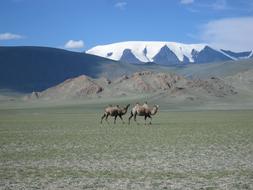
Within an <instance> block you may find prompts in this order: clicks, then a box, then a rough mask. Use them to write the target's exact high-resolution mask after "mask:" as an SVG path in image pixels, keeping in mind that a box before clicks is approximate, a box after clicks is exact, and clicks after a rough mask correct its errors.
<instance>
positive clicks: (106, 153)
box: [0, 105, 253, 189]
mask: <svg viewBox="0 0 253 190" xmlns="http://www.w3.org/2000/svg"><path fill="white" fill-rule="evenodd" d="M91 108H93V109H91ZM102 108H103V105H90V107H89V106H88V105H76V106H65V107H63V106H62V107H51V108H47V107H44V108H42V107H41V108H29V109H28V108H26V109H25V108H19V109H14V108H13V109H4V110H3V109H2V110H0V155H1V156H0V189H252V188H253V186H252V184H253V175H252V173H253V163H252V158H253V149H252V147H253V127H252V123H253V117H252V114H253V111H205V112H198V111H197V112H194V111H192V112H183V111H177V112H172V111H170V112H168V111H161V112H159V113H158V114H157V116H156V117H155V118H154V120H153V125H152V126H149V125H148V126H145V125H144V121H142V120H139V121H140V122H141V123H142V124H141V125H136V124H135V123H132V124H131V125H127V124H125V125H124V124H121V123H117V124H116V125H114V124H113V119H109V120H110V124H107V123H104V124H103V125H100V123H99V122H100V116H101V114H102V113H103V109H102ZM128 114H129V113H128ZM128 114H127V115H126V116H125V117H124V120H125V121H126V120H127V116H128Z"/></svg>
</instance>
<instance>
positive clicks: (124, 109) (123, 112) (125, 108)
mask: <svg viewBox="0 0 253 190" xmlns="http://www.w3.org/2000/svg"><path fill="white" fill-rule="evenodd" d="M129 106H130V104H127V105H126V107H124V108H123V109H122V110H121V111H122V114H123V115H124V114H126V113H127V110H128V108H129Z"/></svg>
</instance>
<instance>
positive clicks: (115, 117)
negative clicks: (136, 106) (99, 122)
mask: <svg viewBox="0 0 253 190" xmlns="http://www.w3.org/2000/svg"><path fill="white" fill-rule="evenodd" d="M116 119H117V115H115V116H114V124H116Z"/></svg>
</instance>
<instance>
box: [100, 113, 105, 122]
mask: <svg viewBox="0 0 253 190" xmlns="http://www.w3.org/2000/svg"><path fill="white" fill-rule="evenodd" d="M105 116H106V114H105V113H104V115H103V116H102V117H101V122H100V123H101V124H102V121H103V119H104V118H105Z"/></svg>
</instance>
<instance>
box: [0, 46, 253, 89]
mask: <svg viewBox="0 0 253 190" xmlns="http://www.w3.org/2000/svg"><path fill="white" fill-rule="evenodd" d="M198 48H199V49H201V48H202V47H201V46H196V47H195V48H193V49H197V50H198V51H199V49H198ZM203 48H204V49H206V51H209V50H210V51H211V52H212V51H213V50H212V49H210V48H208V47H203ZM148 50H150V49H149V48H148V46H147V47H146V50H145V51H146V53H145V54H146V57H150V56H151V57H152V54H151V53H152V52H151V51H148ZM197 50H196V51H197ZM136 51H137V50H136ZM145 51H144V52H145ZM161 51H164V52H167V51H168V48H162V49H161ZM191 51H192V50H188V52H191ZM126 52H129V51H126ZM130 52H131V51H130ZM202 53H203V51H202V52H201V51H200V52H199V53H198V54H199V55H198V59H199V60H201V59H200V58H202V59H204V57H205V56H204V55H202V56H200V55H201V54H202ZM224 53H225V54H227V55H228V54H229V55H230V57H233V58H234V59H235V58H236V59H242V58H244V59H243V60H239V61H226V62H225V61H222V62H219V63H209V64H175V65H166V63H165V62H164V63H163V65H158V64H130V63H126V62H122V61H114V60H110V59H107V58H103V57H99V56H95V55H90V54H86V53H77V52H71V51H66V50H63V49H56V48H49V47H26V46H19V47H0V90H1V89H10V90H13V91H18V92H33V91H43V90H45V89H47V88H50V87H52V86H55V85H58V84H59V83H61V82H63V81H65V80H67V79H69V78H74V77H78V76H80V75H87V76H89V77H92V78H100V77H106V78H108V79H110V80H115V79H116V78H118V77H120V76H122V75H129V76H130V75H131V74H132V73H134V72H141V71H144V70H145V71H154V72H165V73H172V72H173V73H177V74H179V75H182V76H184V77H187V78H194V77H198V78H206V77H212V76H219V77H223V76H228V75H231V74H233V75H234V74H237V73H238V72H242V71H247V70H248V69H253V64H252V63H253V61H252V60H253V59H246V58H247V57H249V55H248V54H249V52H244V53H234V52H230V51H226V52H224ZM126 54H127V53H126ZM153 54H156V52H155V51H154V52H153ZM196 54H197V53H196ZM225 54H222V56H225ZM251 54H252V53H251ZM115 55H116V54H114V56H115ZM165 55H167V54H166V53H165ZM214 55H215V53H214ZM111 56H113V54H112V55H111ZM186 56H188V58H185V57H186ZM251 56H252V55H251ZM161 57H162V56H161V54H160V56H159V55H157V54H156V56H155V58H154V60H159V59H161ZM125 58H127V56H126V57H125ZM132 58H133V57H132ZM144 58H145V57H143V59H144ZM182 58H183V60H187V59H189V61H193V60H196V59H195V57H194V56H192V57H190V54H185V55H182ZM177 59H178V57H177V56H174V60H177ZM234 59H233V60H234ZM178 60H179V59H178ZM142 61H143V60H142ZM146 61H149V62H150V61H152V60H151V59H150V60H146ZM139 63H144V62H139ZM178 63H181V62H178ZM165 65H166V66H165Z"/></svg>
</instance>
